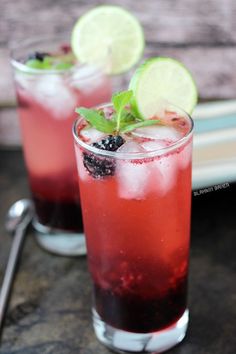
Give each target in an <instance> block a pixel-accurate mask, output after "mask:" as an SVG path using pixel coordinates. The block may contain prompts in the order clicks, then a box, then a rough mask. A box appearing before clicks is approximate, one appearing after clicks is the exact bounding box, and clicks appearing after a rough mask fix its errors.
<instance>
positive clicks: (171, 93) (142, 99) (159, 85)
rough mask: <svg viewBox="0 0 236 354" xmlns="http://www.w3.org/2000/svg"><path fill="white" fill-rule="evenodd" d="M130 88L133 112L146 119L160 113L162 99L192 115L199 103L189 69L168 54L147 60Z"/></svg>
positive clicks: (135, 75) (134, 77) (137, 71)
mask: <svg viewBox="0 0 236 354" xmlns="http://www.w3.org/2000/svg"><path fill="white" fill-rule="evenodd" d="M129 89H131V90H133V92H134V98H133V100H132V102H131V107H132V110H133V112H134V113H135V114H136V115H138V116H139V117H141V118H142V119H147V118H149V117H150V116H153V115H155V114H156V113H157V112H158V109H159V105H160V102H161V101H168V102H170V103H171V104H173V105H175V106H177V107H179V108H181V109H183V110H184V111H185V112H187V113H188V114H191V113H192V111H193V109H194V107H195V106H196V104H197V100H198V94H197V87H196V84H195V81H194V79H193V78H192V75H191V74H190V72H189V71H188V69H187V68H186V67H185V66H184V65H183V64H182V63H180V62H179V61H177V60H176V59H173V58H168V57H155V58H150V59H148V60H146V61H145V62H144V63H143V64H142V65H141V66H140V67H139V68H138V69H137V70H136V72H135V74H134V75H133V77H132V79H131V81H130V85H129Z"/></svg>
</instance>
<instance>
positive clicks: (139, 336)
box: [93, 309, 189, 353]
mask: <svg viewBox="0 0 236 354" xmlns="http://www.w3.org/2000/svg"><path fill="white" fill-rule="evenodd" d="M188 319H189V311H188V310H185V312H184V314H183V315H182V317H181V318H180V319H179V320H178V321H177V322H176V323H174V324H173V325H171V326H170V327H167V328H165V329H163V330H161V331H157V332H151V333H132V332H126V331H123V330H120V329H116V328H114V327H112V326H110V325H108V324H106V323H105V322H103V321H102V320H101V318H100V316H99V315H98V313H97V312H96V310H95V309H93V327H94V330H95V333H96V336H97V338H98V339H99V341H100V342H102V343H103V344H105V345H106V346H107V347H108V348H110V349H112V350H114V351H116V352H118V353H124V352H125V353H126V352H128V353H153V352H155V353H161V352H164V351H166V350H168V349H170V348H172V347H174V346H175V345H176V344H178V343H180V342H181V341H182V340H183V339H184V337H185V334H186V331H187V327H188Z"/></svg>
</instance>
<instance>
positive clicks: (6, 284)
mask: <svg viewBox="0 0 236 354" xmlns="http://www.w3.org/2000/svg"><path fill="white" fill-rule="evenodd" d="M31 218H32V217H31V215H27V216H26V217H25V218H24V220H23V221H22V222H21V223H20V224H19V225H18V227H17V229H16V231H15V235H14V238H13V241H12V245H11V250H10V254H9V258H8V263H7V267H6V271H5V275H4V278H3V283H2V288H1V292H0V331H1V330H2V326H3V321H4V317H5V313H6V309H7V304H8V300H9V296H10V291H11V287H12V284H13V279H14V275H15V269H16V265H17V261H18V259H19V255H20V251H21V246H22V244H23V241H24V236H25V231H26V229H27V227H28V225H29V223H30V221H31Z"/></svg>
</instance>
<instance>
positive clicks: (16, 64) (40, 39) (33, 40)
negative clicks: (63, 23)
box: [9, 32, 105, 78]
mask: <svg viewBox="0 0 236 354" xmlns="http://www.w3.org/2000/svg"><path fill="white" fill-rule="evenodd" d="M69 36H70V33H69V32H64V33H58V34H54V35H53V34H52V35H48V36H37V35H36V36H32V37H30V38H27V39H23V40H21V41H19V42H12V43H11V44H10V45H9V51H10V63H11V65H12V67H13V68H14V69H16V70H19V71H20V72H22V73H26V74H36V75H54V74H57V75H64V74H70V73H73V72H74V71H78V70H81V69H83V68H85V67H88V66H94V68H96V69H99V68H100V67H99V65H97V66H96V65H95V64H92V63H82V62H81V63H80V62H77V63H76V64H75V65H73V66H72V67H71V68H68V69H62V70H57V69H46V70H45V69H35V68H30V67H28V66H27V65H25V64H24V63H22V62H21V61H20V60H18V59H17V58H15V55H14V53H15V52H16V51H17V50H22V49H24V48H25V49H27V47H28V46H30V45H33V44H37V43H44V42H45V41H47V42H48V41H52V40H55V39H57V40H60V39H61V40H62V41H64V42H65V43H67V42H68V43H69V44H70V40H69V38H70V37H69ZM67 38H68V41H67ZM101 71H102V70H101ZM104 71H105V70H104ZM98 74H99V75H100V70H96V72H95V71H94V72H92V73H91V72H90V73H88V74H87V75H85V76H84V77H86V78H87V77H93V76H97V75H98Z"/></svg>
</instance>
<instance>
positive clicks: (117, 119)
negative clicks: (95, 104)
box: [75, 90, 160, 134]
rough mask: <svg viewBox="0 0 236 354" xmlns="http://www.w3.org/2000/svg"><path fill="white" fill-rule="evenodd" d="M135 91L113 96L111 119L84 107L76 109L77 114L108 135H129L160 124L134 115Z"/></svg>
mask: <svg viewBox="0 0 236 354" xmlns="http://www.w3.org/2000/svg"><path fill="white" fill-rule="evenodd" d="M132 98H133V91H131V90H128V91H121V92H117V93H115V94H113V96H112V103H113V107H114V112H113V115H112V117H111V119H107V118H105V117H104V114H103V112H102V111H98V110H94V109H88V108H84V107H80V108H76V110H75V111H76V112H77V113H78V114H80V115H81V116H83V117H84V118H85V120H86V121H87V122H88V123H90V124H91V125H92V126H93V127H94V128H96V129H97V130H99V131H101V132H104V133H108V134H119V133H128V132H131V131H132V130H134V129H137V128H141V127H146V126H149V125H154V124H158V123H160V121H159V120H158V119H147V120H143V119H142V118H140V117H137V115H134V114H133V112H132V110H131V109H130V107H129V106H130V103H131V101H132Z"/></svg>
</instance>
